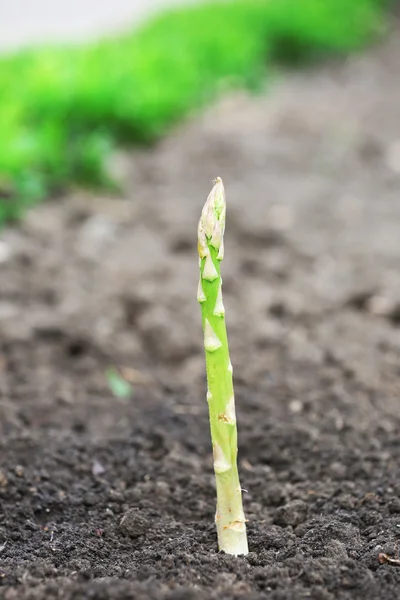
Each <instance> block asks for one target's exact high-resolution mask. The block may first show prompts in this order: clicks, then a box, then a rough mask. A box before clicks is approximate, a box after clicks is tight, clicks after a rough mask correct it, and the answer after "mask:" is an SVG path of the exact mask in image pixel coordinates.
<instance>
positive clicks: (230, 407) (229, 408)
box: [225, 396, 236, 425]
mask: <svg viewBox="0 0 400 600" xmlns="http://www.w3.org/2000/svg"><path fill="white" fill-rule="evenodd" d="M225 414H226V416H227V423H229V424H230V425H234V424H235V423H236V410H235V396H231V397H230V399H229V402H228V404H227V405H226V410H225Z"/></svg>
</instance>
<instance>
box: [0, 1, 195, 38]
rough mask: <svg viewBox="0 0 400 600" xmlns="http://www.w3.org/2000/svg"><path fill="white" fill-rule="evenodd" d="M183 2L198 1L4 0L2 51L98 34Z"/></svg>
mask: <svg viewBox="0 0 400 600" xmlns="http://www.w3.org/2000/svg"><path fill="white" fill-rule="evenodd" d="M183 2H184V3H185V4H195V3H196V2H197V0H0V50H8V49H13V48H18V47H23V46H27V45H32V44H37V43H43V42H53V41H67V42H68V41H74V40H82V39H87V38H90V37H92V38H93V37H98V36H99V35H101V34H103V33H107V32H110V31H114V30H118V29H124V28H127V27H129V26H130V25H132V24H135V23H137V22H138V21H139V20H140V19H143V18H144V17H146V16H147V15H150V14H151V13H154V12H156V11H157V10H160V9H162V8H165V7H167V6H173V5H178V4H182V3H183Z"/></svg>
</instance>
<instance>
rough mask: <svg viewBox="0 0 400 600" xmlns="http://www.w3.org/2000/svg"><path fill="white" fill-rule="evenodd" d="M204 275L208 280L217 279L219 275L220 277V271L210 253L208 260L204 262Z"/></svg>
mask: <svg viewBox="0 0 400 600" xmlns="http://www.w3.org/2000/svg"><path fill="white" fill-rule="evenodd" d="M202 277H203V279H205V280H206V281H210V282H212V281H215V279H217V277H218V271H217V269H216V268H215V265H214V263H213V259H212V258H211V256H210V254H208V255H207V256H206V262H205V264H204V269H203V274H202Z"/></svg>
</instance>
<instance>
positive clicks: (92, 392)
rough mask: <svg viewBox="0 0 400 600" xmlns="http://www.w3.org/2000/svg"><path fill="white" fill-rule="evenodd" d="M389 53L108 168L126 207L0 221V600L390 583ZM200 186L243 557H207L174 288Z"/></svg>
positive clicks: (397, 491) (295, 79)
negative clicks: (219, 301)
mask: <svg viewBox="0 0 400 600" xmlns="http://www.w3.org/2000/svg"><path fill="white" fill-rule="evenodd" d="M399 56H400V37H399V35H398V34H397V33H396V34H395V35H393V36H392V38H391V40H389V42H387V43H385V44H384V45H383V46H382V47H381V48H375V49H374V50H372V51H371V52H370V53H369V54H368V55H365V56H361V57H356V58H353V59H351V60H349V61H346V62H344V63H342V64H339V65H330V66H327V67H325V69H322V70H320V69H319V70H316V71H310V72H307V73H304V72H303V73H302V74H293V75H290V76H288V77H287V78H286V79H285V80H284V81H283V82H282V83H277V84H276V85H275V87H274V89H273V90H271V92H270V94H269V96H267V97H262V98H256V99H254V98H252V99H250V98H248V97H245V96H243V97H242V96H240V97H234V98H230V99H229V100H225V101H224V102H222V103H221V104H220V105H218V106H217V107H215V108H214V109H212V110H211V111H210V112H209V113H208V114H206V115H205V116H204V117H202V118H200V119H199V120H197V121H196V122H194V123H193V124H189V125H188V126H186V127H184V128H183V129H181V130H180V131H178V132H176V134H175V135H173V136H171V137H170V138H169V139H168V140H166V141H165V142H163V143H162V144H161V145H160V146H159V147H158V148H157V149H155V150H154V149H153V150H151V151H150V150H149V151H148V152H138V153H135V154H133V155H130V156H129V157H120V158H119V159H118V160H117V161H116V168H117V169H118V170H119V171H120V172H121V173H122V172H123V174H124V177H125V180H126V186H127V187H126V189H129V190H130V194H129V197H128V198H126V199H124V198H122V199H104V198H103V199H92V198H91V197H89V196H87V197H86V196H84V195H83V194H82V193H77V194H76V195H74V196H73V197H70V198H68V199H65V200H63V201H58V202H53V203H48V204H46V205H43V206H42V207H40V208H38V209H37V210H35V211H33V212H32V213H31V214H30V215H29V216H28V218H27V220H26V221H25V222H24V223H23V224H22V226H21V227H20V228H16V229H8V230H6V231H4V232H3V242H2V245H1V248H0V250H1V253H0V254H1V259H2V263H1V265H0V277H1V283H0V435H1V438H0V448H1V456H0V460H1V463H0V506H1V514H0V597H1V598H4V599H5V600H42V599H46V600H55V599H57V600H61V599H62V600H78V599H79V600H81V599H82V600H86V599H87V600H88V599H91V600H106V599H113V600H133V599H135V600H136V599H137V600H140V599H145V598H150V599H169V600H184V599H185V600H186V599H187V600H189V599H196V600H197V599H204V600H206V599H213V598H215V599H216V598H218V599H225V598H226V599H233V598H248V599H249V600H250V599H254V600H255V599H259V598H268V599H271V600H284V599H287V600H289V599H295V600H299V599H302V598H313V599H316V600H335V599H358V598H360V599H363V600H376V599H380V598H385V599H386V598H387V599H395V598H398V596H399V592H400V568H399V567H397V566H396V565H393V564H380V563H379V561H378V556H379V554H381V553H386V554H387V555H388V556H389V557H392V558H395V557H396V546H397V540H398V539H400V437H399V426H400V361H399V358H400V268H399V265H400V199H399V189H400V131H399V123H400V112H399V107H400V86H399V81H400V61H399ZM216 175H221V176H222V177H223V178H224V179H225V183H226V187H227V192H228V201H229V213H228V225H227V234H226V260H225V261H224V263H223V272H224V290H225V301H226V308H227V320H228V327H229V334H230V342H231V355H232V361H233V363H234V368H235V380H236V396H237V406H238V412H239V415H238V416H239V424H240V432H239V433H240V444H239V448H240V470H241V478H242V485H243V487H244V488H246V490H248V493H247V494H245V497H244V501H245V509H246V513H247V516H248V519H249V524H248V526H249V527H248V529H249V545H250V549H251V553H250V554H249V555H248V556H247V557H245V558H242V557H239V558H232V557H229V556H225V555H222V554H218V553H217V547H216V535H215V529H214V524H213V517H214V508H215V490H214V480H213V474H212V464H211V458H210V440H209V433H208V422H207V406H206V401H205V376H204V358H203V350H202V335H201V330H200V311H199V308H198V306H197V303H196V299H195V296H196V287H197V277H198V273H197V256H196V238H195V236H196V224H197V219H198V216H199V211H200V209H201V206H202V204H203V202H204V200H205V197H206V195H207V193H208V191H209V188H210V185H211V180H212V178H213V177H215V176H216ZM109 367H116V368H119V369H122V372H123V373H124V375H125V376H127V377H128V378H129V379H130V380H131V381H132V383H133V395H132V398H131V399H123V398H116V397H114V396H113V395H112V393H111V392H110V389H109V387H108V383H107V378H106V375H105V374H106V371H107V369H108V368H109Z"/></svg>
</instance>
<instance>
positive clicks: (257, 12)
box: [0, 0, 384, 222]
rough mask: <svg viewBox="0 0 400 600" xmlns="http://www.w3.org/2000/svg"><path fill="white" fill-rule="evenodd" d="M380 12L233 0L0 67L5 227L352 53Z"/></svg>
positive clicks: (338, 4)
mask: <svg viewBox="0 0 400 600" xmlns="http://www.w3.org/2000/svg"><path fill="white" fill-rule="evenodd" d="M383 24H384V14H383V9H382V6H381V3H380V1H379V0H236V1H233V0H231V1H228V2H223V3H220V4H215V3H214V2H213V3H208V4H204V5H199V6H196V7H190V8H180V9H175V10H170V11H167V12H165V13H163V14H161V15H160V16H158V17H156V18H154V19H153V20H151V21H149V22H147V23H146V24H144V25H143V26H142V27H141V28H139V29H138V30H136V31H133V32H132V33H129V34H125V35H123V36H119V37H118V38H114V39H107V40H104V41H101V42H96V43H90V44H88V45H86V46H81V47H75V48H47V49H46V48H44V49H32V50H26V51H21V52H18V53H17V54H14V55H11V56H5V57H2V58H1V59H0V222H2V221H5V220H10V219H15V218H18V217H20V216H21V215H22V214H23V211H24V210H25V209H26V207H27V206H29V205H32V204H34V203H36V202H38V201H39V200H41V199H43V198H44V197H46V196H48V195H49V194H51V193H57V192H59V191H61V190H63V189H66V188H67V187H68V186H70V185H71V184H74V183H76V184H81V185H82V184H83V185H90V186H110V185H112V182H111V181H110V177H109V176H108V174H107V168H106V164H107V157H108V156H109V155H110V152H111V151H112V149H113V147H115V146H116V145H118V144H129V143H150V142H152V141H154V140H156V139H158V138H159V137H160V136H163V135H165V133H167V131H168V130H169V128H170V127H171V126H172V125H173V124H174V123H176V122H177V121H178V120H180V119H182V118H183V117H185V116H187V115H188V114H189V113H190V112H191V111H193V110H196V109H198V108H199V107H201V106H203V105H204V104H205V103H207V102H209V101H211V100H212V99H213V98H214V97H215V96H216V95H217V94H218V93H220V92H221V90H222V89H225V88H227V87H230V88H233V87H239V86H247V87H253V88H254V87H256V86H259V85H260V84H262V82H263V81H264V80H265V75H266V74H267V72H268V65H270V64H273V63H275V62H285V63H289V64H296V63H298V62H299V61H305V60H309V59H315V58H318V57H320V56H321V55H326V54H328V53H336V54H344V53H348V52H350V51H353V50H356V49H358V48H360V47H362V46H363V45H365V44H366V43H367V42H368V41H370V40H371V39H373V37H374V36H375V35H376V34H377V33H378V32H379V31H381V30H382V27H383Z"/></svg>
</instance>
